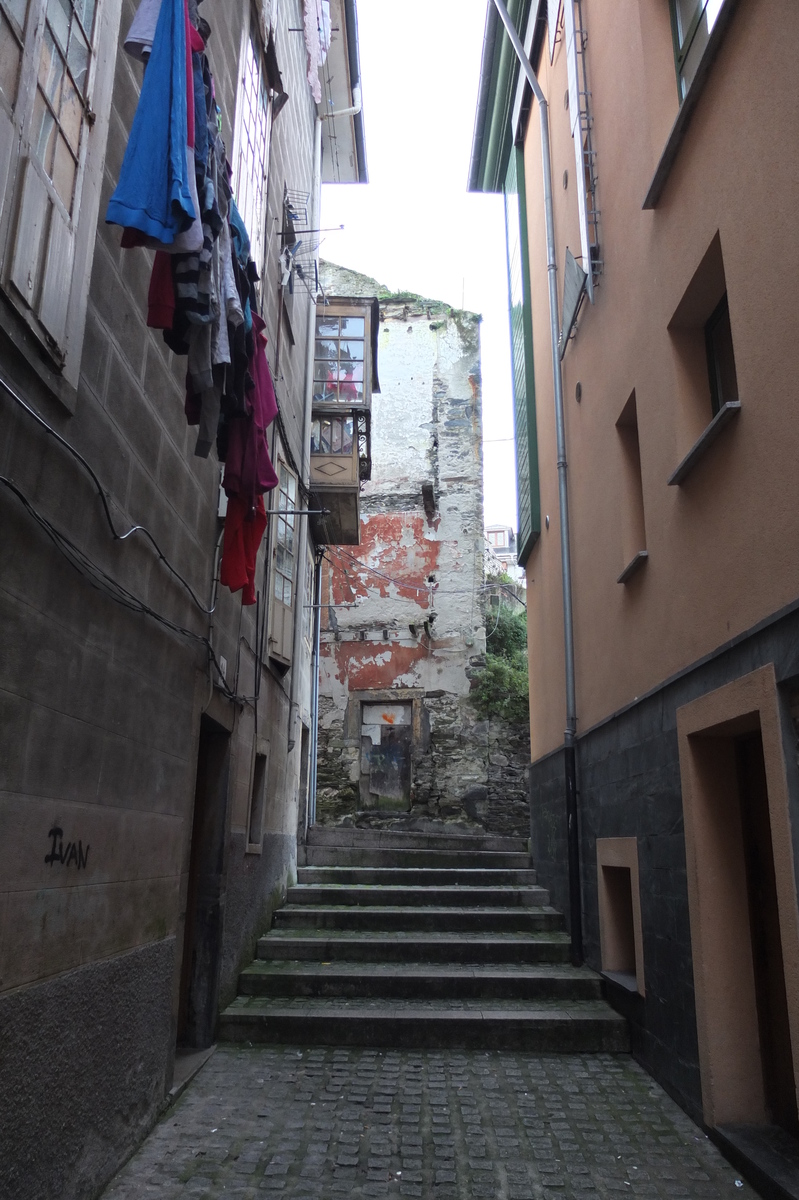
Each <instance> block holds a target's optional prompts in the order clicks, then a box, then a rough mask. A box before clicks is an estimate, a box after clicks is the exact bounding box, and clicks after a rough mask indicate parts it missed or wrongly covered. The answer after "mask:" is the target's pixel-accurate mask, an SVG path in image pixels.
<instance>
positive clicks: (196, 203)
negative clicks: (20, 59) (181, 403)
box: [106, 0, 278, 604]
mask: <svg viewBox="0 0 799 1200" xmlns="http://www.w3.org/2000/svg"><path fill="white" fill-rule="evenodd" d="M201 3H202V0H141V3H140V4H139V7H138V9H137V11H136V15H135V17H134V19H133V23H132V25H131V27H130V30H129V31H128V35H127V37H126V38H125V42H124V47H125V49H126V51H127V52H128V53H129V54H131V55H132V56H133V57H135V58H138V59H141V60H142V61H144V62H146V70H145V73H144V80H143V83H142V89H141V94H140V96H139V102H138V105H137V109H136V113H135V116H134V120H133V125H132V127H131V132H130V138H129V140H128V145H127V148H126V151H125V157H124V159H123V163H122V168H121V170H120V176H119V182H118V184H117V187H116V189H115V191H114V194H113V195H112V197H111V200H110V201H109V205H108V211H107V214H106V221H108V222H109V223H112V224H118V225H121V226H122V228H123V234H122V246H123V248H125V249H126V250H130V251H133V250H134V248H135V247H137V246H148V247H152V248H155V250H156V255H155V260H154V264H153V270H152V276H151V280H150V289H149V295H148V314H147V323H148V325H149V326H150V327H151V328H155V329H161V330H162V331H163V337H164V341H165V342H166V343H167V345H168V346H169V347H170V349H171V350H172V351H173V352H174V353H175V354H178V355H183V356H185V358H186V363H187V371H186V401H185V411H186V418H187V421H188V423H189V424H190V425H196V426H197V427H198V437H197V442H196V446H195V451H194V452H195V454H196V455H198V456H200V457H207V456H208V454H209V452H210V450H211V447H212V445H213V444H214V442H215V443H216V448H217V453H218V456H219V461H220V462H221V463H223V464H224V475H223V480H222V484H223V487H224V490H225V492H226V494H227V496H228V508H227V514H226V517H225V536H224V551H223V555H222V563H221V570H220V578H221V581H222V583H223V584H225V585H226V586H227V587H229V588H230V589H231V591H239V590H241V591H242V603H243V604H254V603H255V598H256V597H255V564H256V558H257V554H258V549H259V547H260V544H261V540H262V538H263V533H264V530H265V528H266V523H267V517H266V513H265V509H264V502H263V496H264V493H266V492H269V491H271V490H273V489H274V488H275V487H276V485H277V482H278V480H277V474H276V473H275V470H274V467H273V465H272V461H271V458H270V455H269V449H268V444H267V430H268V428H269V426H270V425H271V424H272V422H273V420H274V419H275V417H276V416H277V412H278V409H277V401H276V398H275V390H274V383H273V380H272V375H271V372H270V369H269V364H268V362H267V358H266V351H265V345H266V336H265V326H264V322H263V320H262V319H261V317H260V316H259V315H258V313H257V297H256V291H255V284H256V283H257V282H258V279H259V277H258V271H257V269H256V266H255V264H254V263H253V261H252V258H251V256H250V236H249V233H248V230H247V228H246V226H245V223H244V221H243V219H242V217H241V215H240V213H239V211H238V209H237V207H236V203H235V200H234V199H233V194H232V170H231V167H230V163H229V162H228V159H227V152H226V148H225V144H224V142H223V140H222V136H221V128H222V122H221V112H220V109H219V106H218V104H217V101H216V88H215V84H214V78H213V75H212V73H211V69H210V65H209V61H208V57H207V55H206V53H205V47H206V43H207V41H208V38H209V36H210V33H211V29H210V26H209V24H208V22H207V21H206V20H205V19H204V18H203V17H201V16H200V15H199V5H200V4H201Z"/></svg>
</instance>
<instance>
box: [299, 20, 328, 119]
mask: <svg viewBox="0 0 799 1200" xmlns="http://www.w3.org/2000/svg"><path fill="white" fill-rule="evenodd" d="M320 25H321V13H320V9H319V0H305V12H304V20H303V29H304V31H305V49H306V51H307V56H308V85H309V87H310V89H311V95H312V96H313V98H314V100H315V101H316V103H317V104H321V103H322V85H321V83H320V82H319V68H320V67H321V65H322V63H323V61H324V59H323V58H322V44H321V38H320Z"/></svg>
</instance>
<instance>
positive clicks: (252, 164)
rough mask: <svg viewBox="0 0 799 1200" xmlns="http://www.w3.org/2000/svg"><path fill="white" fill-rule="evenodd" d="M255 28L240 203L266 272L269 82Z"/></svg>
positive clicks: (241, 122) (246, 79) (241, 137)
mask: <svg viewBox="0 0 799 1200" xmlns="http://www.w3.org/2000/svg"><path fill="white" fill-rule="evenodd" d="M251 23H252V26H253V28H252V31H251V33H250V36H249V38H248V40H247V48H246V50H245V52H244V64H243V71H242V79H241V85H240V89H239V102H238V123H237V128H236V152H235V155H234V162H235V187H234V191H235V196H236V206H237V208H238V210H239V212H240V213H241V217H242V220H243V221H244V224H245V225H246V226H247V232H248V233H249V235H250V254H251V256H252V260H253V262H254V263H255V265H256V267H257V268H258V271H259V273H261V272H262V267H263V261H264V238H265V232H266V230H265V211H264V206H265V203H266V175H267V170H268V166H269V133H270V119H269V117H270V113H269V105H270V98H269V85H268V82H267V77H266V67H265V61H264V51H263V47H262V45H261V41H260V38H259V37H258V34H257V33H256V31H255V24H256V22H255V20H254V19H253V20H252V22H251Z"/></svg>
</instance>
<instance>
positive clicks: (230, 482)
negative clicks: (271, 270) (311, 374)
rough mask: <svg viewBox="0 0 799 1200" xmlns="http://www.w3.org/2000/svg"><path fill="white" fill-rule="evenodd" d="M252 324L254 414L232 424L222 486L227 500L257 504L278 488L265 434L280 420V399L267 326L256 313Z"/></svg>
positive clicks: (251, 413)
mask: <svg viewBox="0 0 799 1200" xmlns="http://www.w3.org/2000/svg"><path fill="white" fill-rule="evenodd" d="M252 321H253V332H254V333H255V349H254V351H253V354H252V356H251V358H250V374H251V376H252V378H253V382H254V385H255V386H254V387H253V389H252V391H251V392H250V394H249V401H250V405H251V412H250V415H249V416H248V417H237V418H234V419H233V420H231V421H230V424H229V426H228V428H229V431H230V432H229V436H228V444H227V452H226V454H225V477H224V479H223V481H222V483H223V487H224V489H225V491H226V492H227V494H228V496H241V497H243V498H244V499H245V500H247V501H249V503H250V504H255V500H256V497H257V496H261V495H263V493H264V492H271V490H272V488H274V487H277V475H276V474H275V468H274V467H273V466H272V459H271V458H270V457H269V446H268V444H267V440H266V431H267V430H268V428H269V426H270V425H271V424H272V422H273V421H274V419H275V417H276V416H277V399H276V397H275V388H274V384H273V383H272V375H271V372H270V370H269V363H268V362H267V361H266V350H265V348H264V342H265V339H264V337H263V330H264V328H265V326H264V323H263V321H262V320H261V318H260V317H259V316H258V315H257V314H255V313H254V314H253V318H252Z"/></svg>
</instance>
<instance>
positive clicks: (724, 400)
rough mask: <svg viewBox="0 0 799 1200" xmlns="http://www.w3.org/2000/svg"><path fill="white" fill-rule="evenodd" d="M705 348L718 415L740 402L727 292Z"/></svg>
mask: <svg viewBox="0 0 799 1200" xmlns="http://www.w3.org/2000/svg"><path fill="white" fill-rule="evenodd" d="M705 349H706V350H707V369H708V377H709V379H710V402H711V405H712V408H713V415H714V416H715V415H716V413H717V412H718V411H719V409H720V408H721V407H722V405H723V404H729V403H730V401H734V400H737V399H738V377H737V375H736V374H735V355H734V353H733V348H732V330H731V329H730V306H729V304H728V303H727V293H726V292H725V293H724V295H723V296H722V298H721V302H720V304H719V305H718V307H717V308H716V309H715V310H714V312H713V313H712V315H711V316H710V318H709V320H708V322H707V324H706V325H705Z"/></svg>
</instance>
